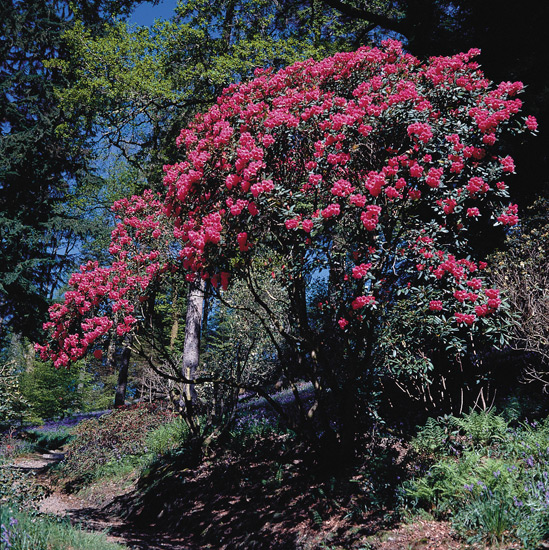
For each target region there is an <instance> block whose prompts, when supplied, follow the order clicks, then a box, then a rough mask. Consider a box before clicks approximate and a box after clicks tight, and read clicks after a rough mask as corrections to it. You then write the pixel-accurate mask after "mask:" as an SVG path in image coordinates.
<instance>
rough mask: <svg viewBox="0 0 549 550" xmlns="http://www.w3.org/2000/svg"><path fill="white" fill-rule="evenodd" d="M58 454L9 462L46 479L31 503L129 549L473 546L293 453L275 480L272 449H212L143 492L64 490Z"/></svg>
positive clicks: (122, 486)
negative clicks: (375, 504) (286, 476)
mask: <svg viewBox="0 0 549 550" xmlns="http://www.w3.org/2000/svg"><path fill="white" fill-rule="evenodd" d="M62 458H63V450H62V449H59V450H56V451H52V452H49V453H45V454H42V455H39V454H33V455H28V456H25V457H20V458H18V459H17V460H16V461H15V464H14V465H16V466H17V467H19V468H22V469H25V470H29V471H34V472H36V473H37V481H38V482H40V483H42V484H44V485H45V486H47V487H48V488H49V490H50V494H49V496H47V497H46V498H45V499H44V500H42V501H41V503H40V510H41V511H42V512H44V513H48V514H53V515H56V516H64V517H67V518H68V519H69V520H70V521H71V523H73V524H74V525H80V526H81V527H83V528H84V529H87V530H91V531H102V532H105V531H107V532H108V533H109V539H110V540H111V541H113V542H118V543H121V544H124V545H126V546H127V547H129V548H132V549H140V550H141V549H142V550H145V549H147V550H175V549H179V550H202V549H204V550H206V549H212V550H213V549H216V550H217V549H219V550H236V549H265V550H271V549H273V550H275V549H278V550H284V549H287V550H294V549H300V550H313V549H327V550H328V549H329V550H354V549H356V550H359V549H360V550H461V549H465V548H473V547H471V546H468V545H466V544H464V543H463V542H460V541H458V540H456V539H455V538H454V537H453V535H452V533H451V528H450V525H449V524H448V523H445V522H436V521H432V520H428V519H419V518H418V519H415V520H414V521H411V522H407V523H395V522H394V521H393V520H391V511H390V510H380V509H377V510H376V509H371V510H364V509H359V508H358V507H357V502H356V501H354V500H353V499H352V498H350V499H347V500H345V499H341V498H337V497H336V493H338V494H343V493H344V492H345V491H346V490H347V488H346V487H342V488H340V490H339V491H338V490H337V489H336V490H334V492H333V493H332V494H331V495H326V493H325V492H324V490H326V483H325V480H322V479H320V478H319V479H318V480H317V481H314V480H313V481H311V477H310V476H308V475H306V469H307V465H306V464H300V461H299V460H297V461H295V460H294V461H293V462H292V473H291V480H282V479H281V480H280V481H277V480H276V479H273V478H272V476H271V475H270V473H271V472H272V471H274V469H275V468H276V467H279V464H280V460H279V458H280V457H278V456H272V457H270V458H268V457H262V458H261V459H260V460H256V461H254V462H250V460H249V459H250V456H240V457H234V456H228V455H224V456H219V457H213V458H211V459H209V460H204V461H202V462H201V463H200V464H199V465H198V466H196V467H195V468H191V469H184V470H183V471H180V472H179V473H178V476H179V479H178V480H177V481H176V482H175V485H174V479H172V476H173V472H172V473H171V474H170V475H168V476H166V477H165V478H164V479H162V478H161V477H158V476H157V477H156V478H155V477H154V475H153V482H154V483H156V484H157V485H156V491H157V494H156V497H155V498H154V499H153V500H151V499H150V493H149V495H148V497H147V495H145V494H144V491H143V489H144V488H143V486H142V483H143V480H141V481H140V480H137V479H136V478H135V477H134V478H133V479H132V477H131V476H129V477H128V479H126V480H120V479H118V480H117V481H116V482H113V481H112V480H111V481H109V480H103V481H102V482H101V483H97V484H94V485H92V486H90V487H88V488H87V489H86V490H83V491H80V492H79V493H77V494H68V493H67V492H66V491H64V490H63V488H62V487H61V486H60V485H59V484H58V483H57V482H56V481H55V480H54V478H52V476H51V475H50V474H49V469H50V466H51V465H52V464H55V463H56V462H58V461H59V460H61V459H62ZM294 462H298V463H297V464H295V463H294ZM275 477H276V476H275ZM149 481H150V480H149ZM289 481H291V482H289ZM174 490H177V491H178V492H181V493H180V494H173V491H174ZM147 498H148V500H147ZM137 502H141V503H142V508H141V509H139V506H137V507H136V503H137ZM128 508H133V509H134V511H135V510H136V509H137V513H134V514H132V516H133V517H132V518H131V519H130V518H128V517H125V516H127V514H126V513H125V512H126V511H127V509H128ZM474 548H481V547H478V546H477V547H474ZM482 548H484V547H482ZM506 548H512V547H510V546H509V547H506Z"/></svg>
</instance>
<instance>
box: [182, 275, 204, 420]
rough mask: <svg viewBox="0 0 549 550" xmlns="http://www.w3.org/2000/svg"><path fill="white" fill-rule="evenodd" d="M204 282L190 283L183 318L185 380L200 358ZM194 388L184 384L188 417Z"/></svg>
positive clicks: (194, 392)
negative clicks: (185, 314) (185, 312)
mask: <svg viewBox="0 0 549 550" xmlns="http://www.w3.org/2000/svg"><path fill="white" fill-rule="evenodd" d="M205 286H206V283H205V281H204V280H203V279H199V280H198V281H195V282H193V283H191V284H190V286H189V295H188V299H187V316H186V320H185V343H184V344H183V365H182V374H183V376H184V377H185V378H186V379H187V380H193V379H194V378H195V376H196V371H197V369H198V361H199V358H200V332H201V328H202V317H203V314H204V289H205ZM196 398H197V396H196V389H195V386H194V384H185V387H184V399H185V406H186V413H187V417H188V418H189V419H190V418H192V416H193V414H194V409H195V407H196Z"/></svg>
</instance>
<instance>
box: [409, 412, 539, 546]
mask: <svg viewBox="0 0 549 550" xmlns="http://www.w3.org/2000/svg"><path fill="white" fill-rule="evenodd" d="M443 423H446V425H453V426H455V427H456V429H455V430H453V431H449V432H448V431H442V432H441V431H440V428H441V425H442V424H443ZM437 434H438V435H440V436H442V437H443V440H442V442H441V444H440V446H438V447H437V446H436V445H435V444H434V443H431V442H434V439H435V437H436V435H437ZM548 442H549V418H547V419H545V420H544V421H543V422H541V423H537V422H534V423H528V422H525V423H524V424H522V425H519V427H518V428H516V429H511V428H509V427H508V424H507V422H506V421H505V420H504V419H503V418H502V417H501V416H499V415H496V414H495V413H494V412H489V413H476V412H472V413H469V414H468V415H465V416H463V417H462V418H453V417H449V418H447V419H441V420H439V421H431V422H429V423H428V424H426V426H425V427H424V428H423V429H421V430H420V432H419V435H418V438H416V440H415V441H414V444H415V446H416V448H417V449H422V448H423V449H425V448H427V447H429V448H430V449H432V452H433V454H432V459H433V463H432V464H431V466H430V467H429V468H428V469H427V471H426V473H425V474H423V475H420V476H418V477H416V478H415V479H413V480H412V481H411V482H409V483H407V484H405V486H404V491H405V494H406V495H407V498H408V499H409V502H410V501H411V502H413V503H415V504H419V505H421V506H423V507H425V508H427V509H430V510H431V511H432V512H434V513H435V515H438V516H442V517H451V518H452V520H453V523H454V527H455V529H456V531H457V532H458V533H460V534H461V535H463V536H465V537H467V538H468V539H469V540H470V541H472V542H478V541H480V540H485V541H490V542H495V541H499V542H500V541H502V540H503V538H504V537H506V536H507V537H512V538H515V539H519V540H520V541H521V543H522V544H523V545H524V547H525V548H528V549H533V548H536V547H537V545H538V544H539V542H540V541H541V540H542V539H543V538H544V537H546V536H548V535H549V443H548Z"/></svg>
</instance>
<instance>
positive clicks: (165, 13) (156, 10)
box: [128, 0, 177, 27]
mask: <svg viewBox="0 0 549 550" xmlns="http://www.w3.org/2000/svg"><path fill="white" fill-rule="evenodd" d="M176 6H177V0H160V2H158V3H157V5H153V4H152V3H150V2H143V3H142V4H140V5H139V6H137V8H136V9H135V10H134V11H133V13H132V14H131V15H130V17H129V18H128V23H130V24H132V25H140V26H143V27H150V26H152V25H153V24H154V22H155V21H156V20H157V19H160V20H167V19H170V18H171V17H173V15H174V13H175V8H176Z"/></svg>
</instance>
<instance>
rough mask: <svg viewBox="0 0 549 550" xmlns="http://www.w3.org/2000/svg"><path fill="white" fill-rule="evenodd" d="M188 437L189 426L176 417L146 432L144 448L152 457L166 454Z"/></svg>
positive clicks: (178, 446)
mask: <svg viewBox="0 0 549 550" xmlns="http://www.w3.org/2000/svg"><path fill="white" fill-rule="evenodd" d="M188 437H189V426H188V425H187V423H186V422H184V421H183V420H182V419H181V418H177V419H175V420H173V421H171V422H167V423H166V424H162V425H161V426H159V427H158V428H156V429H154V430H153V431H151V432H150V433H148V435H147V439H146V442H145V448H144V450H145V451H146V452H147V453H149V454H151V455H152V456H153V457H156V456H163V455H167V454H169V453H170V451H173V450H176V449H178V448H180V447H182V446H183V444H184V443H185V441H186V440H187V439H188Z"/></svg>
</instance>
